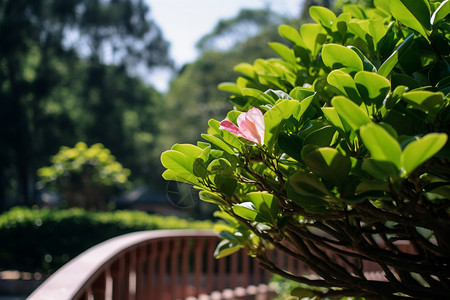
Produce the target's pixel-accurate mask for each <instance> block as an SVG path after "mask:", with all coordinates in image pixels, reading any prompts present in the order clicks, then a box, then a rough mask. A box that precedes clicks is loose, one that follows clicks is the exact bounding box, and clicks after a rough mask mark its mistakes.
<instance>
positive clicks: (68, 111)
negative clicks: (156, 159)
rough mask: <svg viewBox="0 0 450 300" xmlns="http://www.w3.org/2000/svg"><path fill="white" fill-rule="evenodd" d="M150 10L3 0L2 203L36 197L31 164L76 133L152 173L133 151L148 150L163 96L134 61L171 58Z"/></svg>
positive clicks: (138, 4)
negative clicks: (138, 74)
mask: <svg viewBox="0 0 450 300" xmlns="http://www.w3.org/2000/svg"><path fill="white" fill-rule="evenodd" d="M147 14H148V7H147V6H146V5H145V3H144V2H143V1H142V0H133V1H125V0H120V1H100V0H95V1H90V0H89V1H84V0H71V1H64V2H61V1H53V0H37V1H26V0H18V1H9V0H3V1H0V45H1V47H0V82H1V97H2V108H1V110H0V114H1V115H0V120H1V121H0V122H2V123H1V124H0V138H1V144H2V145H3V147H2V149H1V150H0V168H1V170H0V203H1V205H2V206H5V205H6V201H7V200H6V199H9V200H8V201H10V202H11V201H12V200H14V199H15V200H17V201H19V203H25V204H30V203H32V202H33V197H34V193H33V191H34V189H33V184H34V182H35V176H36V174H35V172H36V170H37V168H38V167H40V166H42V165H44V164H46V163H47V162H48V158H49V156H50V155H51V154H53V153H55V152H56V151H57V150H58V148H59V147H60V146H61V145H73V144H75V143H76V142H77V141H79V140H84V141H86V142H87V143H89V144H92V143H96V142H101V143H104V144H105V145H106V146H107V147H108V148H110V149H111V150H112V151H113V152H114V153H116V155H117V156H118V157H119V159H120V160H121V161H122V162H123V163H124V164H126V165H127V166H129V167H130V168H134V167H138V168H137V172H133V174H135V175H142V174H144V173H145V172H147V171H148V169H147V170H145V169H142V168H140V167H139V166H143V165H145V164H144V163H143V162H142V161H140V162H136V155H138V154H142V153H143V151H144V150H145V151H147V153H150V152H151V147H152V144H153V143H154V137H153V136H154V134H155V132H156V131H157V130H158V129H157V126H156V123H157V122H155V121H156V120H155V119H154V116H155V115H157V114H155V111H154V110H155V107H154V105H155V103H156V102H157V101H159V100H160V95H159V94H158V93H157V92H155V91H154V89H152V88H149V87H147V86H145V85H144V84H143V83H142V82H141V80H140V79H138V78H137V77H133V76H131V69H132V68H135V67H137V66H139V67H140V68H151V67H153V66H160V65H163V66H167V65H170V64H171V63H170V60H169V58H168V56H167V48H168V44H167V43H166V42H165V41H164V40H163V38H162V34H161V32H160V30H159V29H158V27H157V26H156V25H155V24H154V23H153V22H152V21H151V20H149V19H148V15H147ZM131 151H136V154H134V157H132V156H131V155H130V154H129V153H131ZM147 155H148V154H147ZM144 157H145V156H144ZM147 161H148V159H147ZM147 161H145V162H147ZM148 168H150V169H151V166H149V167H148ZM8 204H9V205H10V204H11V203H8Z"/></svg>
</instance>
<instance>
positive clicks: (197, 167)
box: [192, 158, 208, 178]
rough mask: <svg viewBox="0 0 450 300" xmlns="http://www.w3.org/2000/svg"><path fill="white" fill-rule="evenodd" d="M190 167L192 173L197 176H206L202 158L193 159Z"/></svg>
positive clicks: (206, 172)
mask: <svg viewBox="0 0 450 300" xmlns="http://www.w3.org/2000/svg"><path fill="white" fill-rule="evenodd" d="M192 169H193V172H194V175H195V176H197V177H201V178H206V176H207V174H208V171H207V168H206V164H205V162H204V161H203V159H201V158H197V159H195V161H194V165H193V168H192Z"/></svg>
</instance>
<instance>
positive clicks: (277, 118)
mask: <svg viewBox="0 0 450 300" xmlns="http://www.w3.org/2000/svg"><path fill="white" fill-rule="evenodd" d="M299 110H300V102H298V101H297V100H281V101H279V102H278V103H277V104H276V105H275V106H273V107H272V108H271V109H270V110H269V111H267V112H266V113H265V114H264V123H265V126H266V128H265V134H264V135H265V136H264V140H265V142H264V143H265V144H266V145H267V147H268V148H269V149H271V148H272V147H273V144H274V143H275V140H277V139H278V134H279V133H280V131H281V129H282V127H283V125H284V122H285V121H286V120H287V119H288V118H289V117H290V116H292V115H293V114H294V113H295V112H298V111H299Z"/></svg>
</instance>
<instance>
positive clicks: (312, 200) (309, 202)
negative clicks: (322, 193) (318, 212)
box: [285, 182, 328, 209]
mask: <svg viewBox="0 0 450 300" xmlns="http://www.w3.org/2000/svg"><path fill="white" fill-rule="evenodd" d="M285 189H286V194H287V196H288V197H289V199H290V200H292V201H293V202H294V203H296V204H298V205H300V206H301V207H303V208H305V209H310V208H313V207H325V206H327V205H328V202H327V201H325V200H323V199H322V198H321V197H319V196H315V195H313V194H305V193H300V192H298V191H296V189H295V188H294V187H292V186H291V184H290V183H289V182H287V183H286V184H285Z"/></svg>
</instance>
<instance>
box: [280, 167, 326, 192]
mask: <svg viewBox="0 0 450 300" xmlns="http://www.w3.org/2000/svg"><path fill="white" fill-rule="evenodd" d="M288 181H289V184H290V185H291V186H292V188H293V189H294V190H295V191H296V192H297V193H300V194H302V195H310V196H315V197H321V198H324V197H332V194H331V192H330V191H329V190H328V189H327V188H326V187H325V185H324V184H323V183H322V182H321V181H320V180H318V179H317V177H316V176H314V175H312V174H308V173H305V172H303V171H298V172H296V173H294V174H292V175H291V176H290V177H289V179H288Z"/></svg>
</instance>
